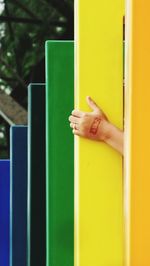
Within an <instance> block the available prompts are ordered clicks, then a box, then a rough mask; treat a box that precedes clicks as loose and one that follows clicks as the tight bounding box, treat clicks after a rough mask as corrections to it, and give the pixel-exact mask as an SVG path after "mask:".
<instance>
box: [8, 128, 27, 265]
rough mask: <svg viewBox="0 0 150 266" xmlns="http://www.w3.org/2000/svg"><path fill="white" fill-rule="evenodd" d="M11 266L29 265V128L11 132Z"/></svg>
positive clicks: (16, 129) (15, 129)
mask: <svg viewBox="0 0 150 266" xmlns="http://www.w3.org/2000/svg"><path fill="white" fill-rule="evenodd" d="M10 156H11V161H10V167H11V171H10V180H11V185H10V199H11V214H10V228H11V239H10V266H26V265H27V127H26V126H13V127H12V128H11V131H10Z"/></svg>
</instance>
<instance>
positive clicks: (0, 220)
mask: <svg viewBox="0 0 150 266" xmlns="http://www.w3.org/2000/svg"><path fill="white" fill-rule="evenodd" d="M9 214H10V161H9V160H0V266H9V218H10V215H9Z"/></svg>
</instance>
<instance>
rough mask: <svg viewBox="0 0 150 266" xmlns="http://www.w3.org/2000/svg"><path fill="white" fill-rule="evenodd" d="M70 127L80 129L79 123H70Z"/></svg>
mask: <svg viewBox="0 0 150 266" xmlns="http://www.w3.org/2000/svg"><path fill="white" fill-rule="evenodd" d="M70 127H71V128H73V129H77V130H79V125H78V124H75V123H70Z"/></svg>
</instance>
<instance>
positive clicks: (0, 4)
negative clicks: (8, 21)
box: [0, 1, 4, 14]
mask: <svg viewBox="0 0 150 266" xmlns="http://www.w3.org/2000/svg"><path fill="white" fill-rule="evenodd" d="M3 10H4V4H3V2H2V1H0V14H1V13H2V12H3Z"/></svg>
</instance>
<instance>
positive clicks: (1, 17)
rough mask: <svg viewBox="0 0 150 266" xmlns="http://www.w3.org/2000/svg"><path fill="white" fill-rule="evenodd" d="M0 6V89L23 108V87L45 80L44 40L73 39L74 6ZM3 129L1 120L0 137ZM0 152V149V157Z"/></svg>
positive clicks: (31, 1) (45, 2) (32, 1)
mask: <svg viewBox="0 0 150 266" xmlns="http://www.w3.org/2000/svg"><path fill="white" fill-rule="evenodd" d="M0 7H1V8H0V10H1V11H2V12H1V14H0V89H2V90H4V91H6V93H7V94H10V95H11V96H12V97H13V98H14V99H15V100H16V101H17V102H18V103H19V104H21V105H22V106H23V107H24V108H27V85H28V84H29V83H30V82H44V81H45V70H44V65H45V63H44V57H45V41H46V40H50V39H52V40H58V39H60V40H67V39H68V40H72V39H73V38H74V3H73V0H0ZM2 7H3V10H2ZM1 123H2V122H1ZM3 127H4V128H6V127H8V125H7V123H6V122H5V121H3V123H2V125H1V124H0V134H1V132H2V130H3ZM5 131H8V129H7V130H4V136H5V137H4V138H3V140H2V139H0V147H2V146H5V145H6V146H7V145H8V143H9V141H8V139H7V135H6V132H5ZM8 137H9V136H8ZM8 149H9V147H8V146H7V154H8ZM4 150H5V149H4ZM2 153H3V151H2V149H1V148H0V158H2V157H3V155H1V154H2ZM4 157H5V156H4Z"/></svg>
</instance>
